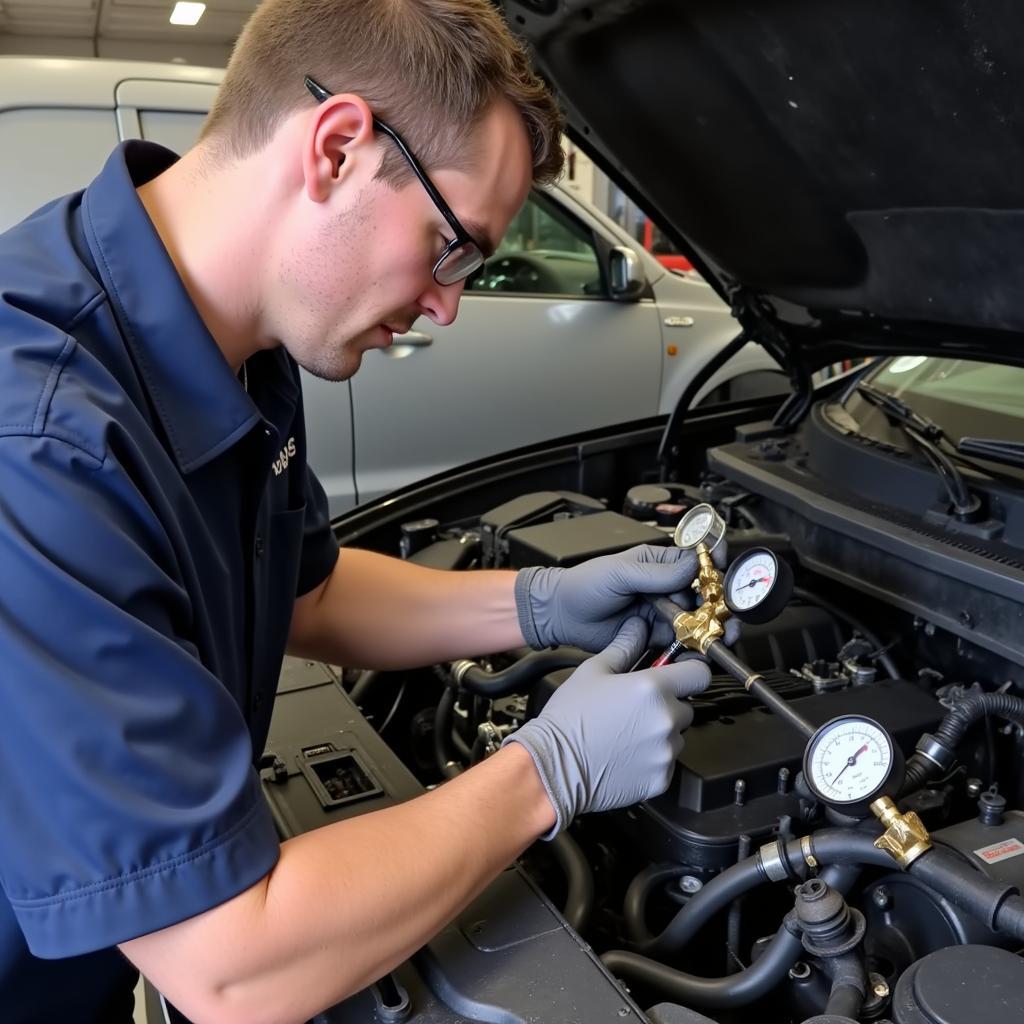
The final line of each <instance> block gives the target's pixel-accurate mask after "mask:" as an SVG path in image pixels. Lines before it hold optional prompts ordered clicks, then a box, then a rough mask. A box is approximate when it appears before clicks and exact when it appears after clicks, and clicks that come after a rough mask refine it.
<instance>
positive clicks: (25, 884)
mask: <svg viewBox="0 0 1024 1024" xmlns="http://www.w3.org/2000/svg"><path fill="white" fill-rule="evenodd" d="M0 479H3V480H4V481H5V485H4V488H3V490H2V492H0V580H3V581H4V582H3V585H2V587H0V653H2V656H3V671H2V673H0V699H2V704H3V713H2V714H0V773H2V777H3V778H4V780H5V782H4V785H3V786H2V787H0V808H2V817H3V820H4V822H5V826H4V829H3V832H2V835H0V881H2V884H3V888H4V891H5V893H6V895H7V898H8V899H9V900H10V903H11V906H12V908H13V910H14V913H15V916H16V918H17V920H18V923H19V925H20V927H21V928H22V930H23V933H24V935H25V939H26V941H27V943H28V946H29V948H30V949H31V951H32V952H33V953H34V954H35V955H36V956H40V957H47V958H55V957H67V956H72V955H76V954H80V953H85V952H90V951H92V950H96V949H101V948H105V947H108V946H111V945H114V944H116V943H119V942H124V941H126V940H128V939H131V938H135V937H137V936H139V935H144V934H147V933H149V932H152V931H155V930H157V929H160V928H163V927H167V926H168V925H171V924H174V923H176V922H178V921H181V920H184V919H185V918H188V917H191V916H193V915H195V914H197V913H200V912H202V911H204V910H208V909H210V908H211V907H213V906H216V905H218V904H219V903H222V902H224V901H225V900H227V899H230V898H231V897H233V896H235V895H237V894H238V893H240V892H242V891H244V890H245V889H247V888H249V887H250V886H251V885H253V884H254V883H255V882H257V881H258V880H259V879H260V878H262V877H263V876H264V875H265V874H266V873H267V872H268V871H269V870H270V869H271V867H272V866H273V865H274V863H275V861H276V858H277V856H278V850H279V845H278V840H277V837H276V835H275V832H274V828H273V824H272V821H271V819H270V815H269V811H268V810H267V808H266V806H265V804H264V802H263V800H262V797H261V793H260V786H259V780H258V778H257V776H256V773H255V771H254V769H253V767H252V746H251V738H250V735H249V732H248V729H247V727H246V724H245V721H244V719H243V717H242V714H241V712H240V710H239V708H238V706H237V704H236V703H235V702H234V700H233V699H232V698H231V695H230V694H229V693H228V692H227V690H226V689H225V688H224V687H223V686H222V685H221V683H220V682H219V681H218V679H217V678H216V677H214V676H213V675H212V674H211V673H210V672H209V671H207V669H206V668H204V666H203V665H202V664H201V662H200V661H199V658H198V656H197V652H196V648H195V646H194V644H192V643H191V642H190V640H189V639H188V638H189V636H190V629H189V625H190V619H191V615H192V608H191V604H190V601H189V599H188V596H187V593H186V591H185V589H184V587H183V586H182V585H181V583H180V582H179V580H178V578H177V577H178V574H177V573H176V570H175V560H176V557H177V553H176V552H175V550H174V547H173V545H172V544H171V542H170V541H169V539H168V537H167V535H166V533H165V532H164V531H163V529H162V528H161V526H160V522H159V519H158V517H157V516H156V515H154V514H152V513H151V512H150V511H148V507H147V503H146V502H145V501H142V500H141V499H140V497H139V495H138V493H137V492H136V491H135V489H134V485H133V484H132V482H131V480H130V479H129V477H128V475H127V474H125V473H123V472H122V471H121V470H120V469H119V467H118V466H117V465H116V463H115V462H114V460H113V458H112V457H109V456H108V457H106V458H104V459H100V458H97V457H96V456H95V455H93V454H90V453H89V452H87V451H84V450H82V449H80V448H77V447H75V446H74V445H73V444H70V443H67V442H66V441H59V440H55V439H53V438H49V437H27V436H6V437H2V438H0Z"/></svg>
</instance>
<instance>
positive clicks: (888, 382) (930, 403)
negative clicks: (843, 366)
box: [847, 356, 1024, 441]
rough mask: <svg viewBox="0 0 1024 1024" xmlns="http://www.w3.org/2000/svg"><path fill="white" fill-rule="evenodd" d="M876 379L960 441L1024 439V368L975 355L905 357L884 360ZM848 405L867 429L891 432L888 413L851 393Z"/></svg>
mask: <svg viewBox="0 0 1024 1024" xmlns="http://www.w3.org/2000/svg"><path fill="white" fill-rule="evenodd" d="M868 379H869V380H870V383H871V384H873V385H874V386H875V387H876V388H878V389H879V390H881V391H885V392H887V393H889V394H891V395H893V396H894V397H896V398H899V399H900V400H901V401H903V402H905V403H906V404H907V405H909V406H910V407H911V408H912V409H914V410H915V411H916V412H919V413H922V414H923V415H925V416H927V417H928V418H929V419H932V420H934V421H935V422H936V423H938V424H939V426H940V427H942V428H943V429H944V430H945V431H946V433H948V434H949V435H950V436H952V437H953V438H954V439H955V440H959V438H961V437H964V436H973V437H998V438H1002V439H1005V440H1009V441H1024V406H1022V405H1021V400H1020V396H1021V394H1022V392H1024V369H1022V368H1021V367H1019V366H1002V365H999V364H996V363H984V362H976V361H973V360H969V359H951V358H943V357H935V356H901V357H899V358H896V359H887V360H884V361H883V362H882V363H880V364H879V367H878V369H877V370H875V371H873V372H872V373H871V375H870V377H869V378H868ZM847 409H848V410H849V411H851V412H852V413H853V414H854V416H855V418H856V419H857V420H858V421H859V422H861V423H862V425H864V426H865V427H866V428H867V429H866V432H870V433H872V434H881V433H885V432H887V431H888V424H887V421H886V419H885V416H884V415H883V414H882V413H881V412H879V411H878V410H877V409H875V408H874V407H873V406H871V405H870V404H869V403H868V402H866V401H865V400H864V399H863V398H861V397H860V396H859V395H858V394H857V393H856V392H853V393H851V394H850V396H849V398H848V400H847Z"/></svg>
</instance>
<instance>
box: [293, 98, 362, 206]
mask: <svg viewBox="0 0 1024 1024" xmlns="http://www.w3.org/2000/svg"><path fill="white" fill-rule="evenodd" d="M364 155H365V156H371V157H372V159H373V160H374V166H375V168H376V162H377V161H378V160H379V157H378V155H377V148H376V139H375V137H374V132H373V114H372V113H371V111H370V108H369V106H367V104H366V101H365V100H364V99H363V98H362V97H361V96H355V95H353V94H352V93H342V94H339V95H337V96H332V97H330V99H328V100H325V101H324V102H323V103H321V104H320V105H319V106H318V107H317V108H316V110H314V111H313V112H312V113H311V115H310V119H309V122H308V124H307V127H306V131H305V133H304V135H303V140H302V174H303V178H304V179H305V189H306V194H307V195H308V196H309V198H310V199H312V200H313V202H315V203H322V202H324V201H325V200H326V199H327V198H328V196H330V194H331V190H332V189H333V188H334V187H335V186H336V185H337V184H338V183H339V182H340V181H341V180H344V179H345V178H347V177H349V176H350V175H351V174H352V173H354V171H355V168H356V165H357V164H358V163H359V162H360V161H361V159H362V158H363V157H364Z"/></svg>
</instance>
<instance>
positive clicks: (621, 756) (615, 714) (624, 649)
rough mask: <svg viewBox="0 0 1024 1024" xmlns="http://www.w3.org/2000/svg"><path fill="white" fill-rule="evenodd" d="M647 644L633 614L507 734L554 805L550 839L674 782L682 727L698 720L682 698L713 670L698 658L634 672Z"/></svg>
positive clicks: (705, 681) (643, 626) (641, 624)
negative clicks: (577, 821) (580, 818)
mask: <svg viewBox="0 0 1024 1024" xmlns="http://www.w3.org/2000/svg"><path fill="white" fill-rule="evenodd" d="M646 644H647V624H646V622H644V621H643V620H642V619H639V618H635V617H634V618H629V619H627V620H626V621H625V622H624V623H623V625H622V628H621V629H620V630H619V632H618V634H617V635H616V636H615V637H614V638H613V640H612V642H611V643H610V644H609V645H608V647H607V648H606V649H605V650H604V651H602V652H601V653H600V654H595V655H594V657H592V658H590V659H589V660H587V661H585V662H584V663H583V664H582V665H580V667H579V668H578V669H576V671H575V672H573V674H572V675H571V676H570V677H569V678H568V679H567V680H566V681H565V682H564V683H563V684H562V685H561V686H560V687H559V688H558V689H557V690H556V691H555V694H554V696H553V697H552V698H551V699H550V700H549V701H548V702H547V704H546V705H545V706H544V710H543V711H542V712H541V713H540V715H538V716H537V717H536V718H534V719H532V720H531V721H529V722H526V723H525V724H524V725H523V726H521V727H520V728H519V729H517V730H516V731H515V732H514V733H512V734H511V735H509V736H508V737H506V739H505V743H520V744H522V745H523V746H524V747H525V748H526V749H527V751H529V753H530V756H531V757H532V758H533V762H534V764H535V765H536V766H537V771H538V772H539V773H540V777H541V780H542V782H543V783H544V788H545V790H546V791H547V794H548V796H549V798H550V799H551V803H552V806H553V807H554V809H555V813H556V815H557V821H556V823H555V827H554V828H553V829H552V830H551V831H550V832H549V833H548V834H547V835H546V836H545V837H544V838H545V839H552V838H554V836H556V835H557V834H558V833H559V832H560V831H561V830H562V829H564V828H565V827H566V826H567V825H568V824H569V822H571V821H572V819H573V818H575V817H576V815H577V814H583V813H585V812H588V811H606V810H610V809H611V808H613V807H627V806H629V805H630V804H635V803H638V802H639V801H641V800H646V799H648V798H649V797H652V796H657V795H658V794H659V793H663V792H664V791H665V790H666V789H667V788H668V784H669V782H671V780H672V771H673V768H674V766H675V763H676V759H677V758H678V757H679V754H680V753H681V752H682V749H683V736H682V731H683V729H685V728H686V727H687V726H688V725H689V724H690V722H691V721H693V709H692V708H691V707H690V705H689V704H686V703H684V702H683V701H682V700H681V699H680V698H682V697H689V696H691V695H692V694H695V693H700V691H701V690H703V689H704V688H705V687H706V686H707V685H708V683H709V682H710V680H711V673H710V671H709V670H708V667H707V665H706V664H704V662H702V661H698V660H696V659H690V660H686V661H680V662H676V663H674V664H670V665H664V666H662V667H661V668H649V669H644V670H643V671H641V672H628V671H627V670H628V669H629V667H630V666H631V665H633V664H634V663H635V662H636V660H637V658H639V657H640V655H641V653H643V651H644V649H645V647H646ZM502 746H504V743H503V744H502Z"/></svg>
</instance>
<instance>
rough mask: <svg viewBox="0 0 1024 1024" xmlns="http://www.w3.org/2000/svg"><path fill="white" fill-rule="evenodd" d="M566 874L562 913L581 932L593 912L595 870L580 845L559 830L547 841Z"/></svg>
mask: <svg viewBox="0 0 1024 1024" xmlns="http://www.w3.org/2000/svg"><path fill="white" fill-rule="evenodd" d="M548 848H549V849H550V850H551V852H552V853H553V854H554V855H555V859H556V860H557V861H558V865H559V867H560V868H561V869H562V872H563V873H564V874H565V880H566V882H567V883H568V886H569V890H568V893H567V895H566V897H565V907H564V908H563V910H562V915H563V916H564V917H565V919H566V921H568V922H569V924H570V925H572V927H573V928H574V929H575V930H576V931H577V932H582V931H583V930H584V928H586V927H587V925H588V924H589V922H590V915H591V914H592V913H593V912H594V873H593V871H592V870H591V868H590V862H589V861H588V860H587V858H586V857H585V856H584V854H583V850H582V849H581V848H580V844H579V843H577V842H576V840H575V839H573V837H572V836H571V835H569V833H568V832H559V833H558V835H557V836H555V838H554V839H552V840H551V842H550V843H549V844H548Z"/></svg>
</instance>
